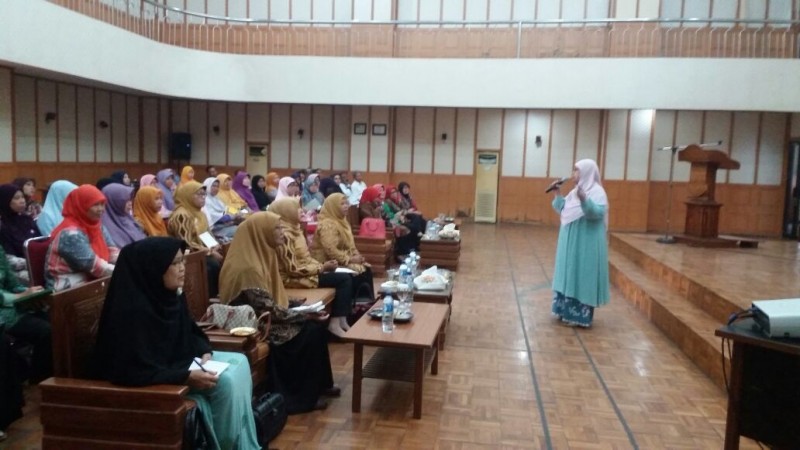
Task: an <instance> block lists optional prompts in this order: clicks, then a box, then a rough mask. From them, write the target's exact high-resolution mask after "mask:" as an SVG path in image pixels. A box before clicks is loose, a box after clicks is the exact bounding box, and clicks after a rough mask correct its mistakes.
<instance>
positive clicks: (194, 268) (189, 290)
mask: <svg viewBox="0 0 800 450" xmlns="http://www.w3.org/2000/svg"><path fill="white" fill-rule="evenodd" d="M226 253H227V252H226ZM184 262H185V267H186V271H185V275H184V282H183V293H184V295H185V296H186V303H187V306H188V308H189V313H190V314H191V315H192V317H193V318H194V319H195V320H198V321H199V320H200V319H201V318H202V317H203V315H204V314H205V312H206V310H207V309H208V306H209V305H210V304H211V303H212V302H217V301H218V300H216V299H211V298H209V296H208V274H207V272H206V253H205V252H204V251H197V252H193V253H189V254H188V255H186V258H185V259H184ZM286 292H287V294H288V295H289V296H290V297H293V298H305V299H306V302H307V303H315V302H317V301H320V300H322V302H323V303H325V306H326V309H330V306H329V305H330V303H331V301H333V299H334V297H335V294H336V290H335V289H333V288H319V289H287V290H286ZM206 334H207V335H208V339H209V340H210V341H211V346H212V347H213V348H214V349H215V350H221V351H229V352H238V353H242V354H244V355H245V356H247V360H248V361H249V362H250V372H251V374H252V377H253V386H254V387H256V386H259V384H261V383H263V382H264V381H265V380H266V379H267V357H269V344H268V343H266V342H259V341H257V340H256V339H255V338H254V337H252V336H249V337H240V336H231V335H230V334H229V333H228V332H226V331H224V330H213V331H206Z"/></svg>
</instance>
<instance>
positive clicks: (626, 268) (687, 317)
mask: <svg viewBox="0 0 800 450" xmlns="http://www.w3.org/2000/svg"><path fill="white" fill-rule="evenodd" d="M608 257H609V258H608V259H609V268H610V278H611V282H612V283H613V284H614V286H616V287H617V288H618V289H619V290H620V291H621V292H622V294H623V296H624V297H625V298H626V299H627V300H628V301H630V302H631V303H632V304H633V305H634V306H635V307H636V308H637V309H639V311H641V312H642V314H644V315H645V316H646V317H647V318H648V319H649V320H650V321H651V322H652V323H653V324H654V325H655V326H656V327H658V328H659V329H660V330H661V331H662V332H663V333H664V334H666V335H667V336H668V337H669V338H670V339H671V340H672V341H673V342H675V344H676V345H677V346H678V347H679V348H680V349H681V350H682V351H683V352H684V353H685V354H686V356H688V357H689V359H691V360H692V361H693V362H694V363H695V364H696V365H697V366H698V368H700V370H702V371H703V372H704V373H705V374H706V375H708V377H709V378H711V379H712V380H713V381H714V382H715V383H716V384H717V385H718V386H720V387H723V388H724V386H725V384H724V378H723V374H722V355H721V349H720V342H719V339H718V338H716V337H715V336H714V330H716V329H717V328H719V327H720V325H721V322H720V321H719V320H717V319H716V318H714V317H711V316H710V315H709V314H707V313H706V312H704V311H703V310H702V309H701V308H700V307H698V306H697V305H695V304H694V303H692V302H691V301H689V300H687V299H686V297H685V296H684V295H683V294H681V293H680V292H678V291H677V290H675V289H673V288H671V287H670V286H669V285H668V284H667V283H665V282H664V281H662V280H661V279H659V277H658V276H656V275H653V274H651V273H649V271H648V270H647V269H645V268H644V267H642V265H641V264H639V263H638V262H637V261H635V260H632V259H630V258H628V257H627V255H626V254H625V253H624V252H621V251H619V250H617V249H616V248H610V249H609V255H608Z"/></svg>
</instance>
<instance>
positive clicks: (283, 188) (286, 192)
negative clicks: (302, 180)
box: [275, 177, 300, 200]
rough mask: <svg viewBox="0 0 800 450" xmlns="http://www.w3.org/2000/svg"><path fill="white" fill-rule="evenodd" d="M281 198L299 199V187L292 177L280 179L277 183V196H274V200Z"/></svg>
mask: <svg viewBox="0 0 800 450" xmlns="http://www.w3.org/2000/svg"><path fill="white" fill-rule="evenodd" d="M283 197H300V185H299V184H297V180H295V179H294V178H292V177H283V178H281V181H280V182H279V183H278V194H277V195H276V196H275V200H278V199H281V198H283Z"/></svg>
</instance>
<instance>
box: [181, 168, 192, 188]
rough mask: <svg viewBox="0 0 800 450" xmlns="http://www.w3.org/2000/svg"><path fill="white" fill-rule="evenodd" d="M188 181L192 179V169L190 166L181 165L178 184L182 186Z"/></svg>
mask: <svg viewBox="0 0 800 450" xmlns="http://www.w3.org/2000/svg"><path fill="white" fill-rule="evenodd" d="M190 181H194V169H192V166H183V169H182V170H181V182H180V183H179V184H178V186H179V187H180V186H183V185H184V184H186V183H188V182H190Z"/></svg>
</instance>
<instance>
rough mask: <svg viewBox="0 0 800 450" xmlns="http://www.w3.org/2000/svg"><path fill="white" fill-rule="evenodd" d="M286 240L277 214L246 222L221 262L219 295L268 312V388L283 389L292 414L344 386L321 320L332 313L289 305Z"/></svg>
mask: <svg viewBox="0 0 800 450" xmlns="http://www.w3.org/2000/svg"><path fill="white" fill-rule="evenodd" d="M284 244H285V239H284V236H283V227H282V226H281V224H280V216H278V215H277V214H275V213H272V212H268V211H267V212H258V213H255V214H253V215H252V216H251V217H250V218H248V219H247V220H245V221H244V222H242V224H241V225H239V228H238V229H237V230H236V235H234V238H233V242H232V244H231V247H230V249H229V250H228V254H227V255H226V258H225V264H224V266H223V267H222V273H221V275H220V293H219V298H220V300H222V302H223V303H226V304H230V305H240V304H248V305H251V306H254V308H255V309H256V310H257V311H256V312H257V313H259V314H260V313H262V312H264V311H268V312H269V313H270V320H271V326H270V329H269V342H270V352H269V358H267V371H268V372H267V390H268V391H271V392H280V393H281V394H283V396H284V397H285V398H286V405H287V406H286V409H287V411H288V412H289V414H297V413H303V412H308V411H311V410H314V409H324V408H326V407H327V406H328V403H327V401H326V400H325V399H321V398H320V396H323V395H325V396H333V397H338V396H339V395H341V390H340V389H339V388H338V387H337V386H336V385H334V384H333V372H332V370H331V362H330V355H329V353H328V343H327V336H326V334H325V333H326V330H325V327H324V325H322V323H320V322H323V321H325V320H327V319H328V315H327V314H324V313H323V314H317V313H315V314H307V313H301V312H296V311H292V310H290V309H289V298H288V296H287V294H286V290H285V289H284V287H283V282H282V281H281V275H280V269H279V264H278V254H277V251H278V249H279V248H280V247H281V246H283V245H284Z"/></svg>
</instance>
